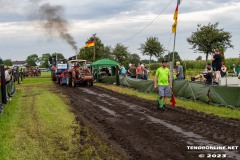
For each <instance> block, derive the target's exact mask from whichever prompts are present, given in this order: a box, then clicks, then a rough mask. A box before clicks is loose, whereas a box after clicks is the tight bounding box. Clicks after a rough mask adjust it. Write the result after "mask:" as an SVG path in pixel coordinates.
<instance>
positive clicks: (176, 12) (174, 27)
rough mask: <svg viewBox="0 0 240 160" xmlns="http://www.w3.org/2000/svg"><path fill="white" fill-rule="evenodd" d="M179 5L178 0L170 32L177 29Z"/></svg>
mask: <svg viewBox="0 0 240 160" xmlns="http://www.w3.org/2000/svg"><path fill="white" fill-rule="evenodd" d="M179 5H180V0H178V2H177V6H176V9H175V12H174V15H173V20H174V24H173V25H172V33H175V32H176V30H177V19H178V6H179Z"/></svg>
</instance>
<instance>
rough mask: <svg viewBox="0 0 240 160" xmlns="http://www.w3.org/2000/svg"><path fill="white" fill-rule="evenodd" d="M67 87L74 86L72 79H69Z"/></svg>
mask: <svg viewBox="0 0 240 160" xmlns="http://www.w3.org/2000/svg"><path fill="white" fill-rule="evenodd" d="M67 86H69V87H70V86H72V78H71V77H67Z"/></svg>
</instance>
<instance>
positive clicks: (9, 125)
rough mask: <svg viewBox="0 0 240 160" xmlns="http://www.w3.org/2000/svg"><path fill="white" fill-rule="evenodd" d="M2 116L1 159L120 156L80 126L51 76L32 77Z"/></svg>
mask: <svg viewBox="0 0 240 160" xmlns="http://www.w3.org/2000/svg"><path fill="white" fill-rule="evenodd" d="M16 88H17V91H16V94H15V95H14V97H13V98H12V100H11V101H10V102H9V103H8V104H7V105H6V106H5V107H4V112H3V114H2V115H0V131H1V132H0V139H1V141H0V159H1V160H9V159H18V160H26V159H27V160H28V159H29V160H35V159H36V160H38V159H44V160H62V159H63V160H65V159H68V160H69V159H70V160H71V159H73V160H75V159H81V160H89V159H118V158H117V157H118V156H116V154H115V152H114V151H113V149H111V148H109V147H108V145H107V144H106V143H105V142H103V141H102V140H101V139H100V138H99V137H98V136H97V135H95V134H94V133H92V132H91V130H90V129H89V128H88V126H85V125H79V124H78V123H77V122H76V118H75V115H74V114H73V113H72V112H70V107H69V106H68V105H66V104H67V102H68V99H67V97H65V96H64V95H63V94H62V93H61V91H59V90H57V89H56V88H55V86H54V85H53V82H51V80H50V78H41V77H38V78H36V77H28V78H25V79H24V80H23V82H22V84H20V85H17V86H16Z"/></svg>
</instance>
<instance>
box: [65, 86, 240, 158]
mask: <svg viewBox="0 0 240 160" xmlns="http://www.w3.org/2000/svg"><path fill="white" fill-rule="evenodd" d="M62 91H63V93H65V94H66V95H68V96H71V95H74V96H71V98H70V99H71V101H72V107H73V108H74V112H75V114H77V115H79V116H84V118H86V119H87V120H88V121H89V122H90V123H91V124H92V125H93V126H94V127H95V128H96V130H97V131H99V133H100V134H101V135H104V136H105V139H106V140H107V141H109V142H110V143H112V144H114V145H115V146H117V148H121V149H122V150H124V152H126V153H127V155H128V159H197V157H198V154H199V153H201V152H189V151H188V150H187V146H188V145H203V144H208V145H210V144H212V145H225V144H226V145H237V144H240V143H239V137H238V136H237V135H240V134H239V128H240V125H239V121H236V120H222V119H220V118H216V117H214V116H206V115H204V114H201V113H195V111H188V110H185V109H182V108H179V107H177V108H174V109H170V110H169V111H167V112H159V111H158V110H157V109H155V106H156V105H155V102H153V101H147V100H142V99H139V98H136V97H131V96H127V95H122V94H119V93H115V92H112V91H109V90H106V89H102V88H99V87H91V88H89V87H85V88H74V89H73V88H64V89H63V90H62ZM217 122H219V123H217ZM233 126H234V127H233ZM174 128H175V130H174ZM223 128H224V130H228V131H229V132H223V131H222V130H223ZM234 128H235V129H234ZM237 128H238V131H237V130H236V129H237ZM232 132H234V133H232ZM195 133H198V134H195ZM201 139H203V140H201ZM226 140H228V141H229V142H228V143H226ZM215 153H216V152H215ZM218 153H223V152H218ZM227 154H228V155H229V156H230V155H231V154H232V156H239V155H238V154H237V153H234V152H231V153H230V152H227Z"/></svg>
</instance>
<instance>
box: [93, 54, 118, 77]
mask: <svg viewBox="0 0 240 160" xmlns="http://www.w3.org/2000/svg"><path fill="white" fill-rule="evenodd" d="M116 65H120V64H119V63H118V62H116V61H113V60H110V59H106V58H104V59H100V60H98V61H96V62H93V63H92V64H91V65H90V67H91V72H92V73H93V74H94V72H97V77H96V78H97V81H98V72H99V67H111V69H112V75H115V74H116V68H115V66H116ZM92 67H94V68H95V69H94V70H93V69H92Z"/></svg>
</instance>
